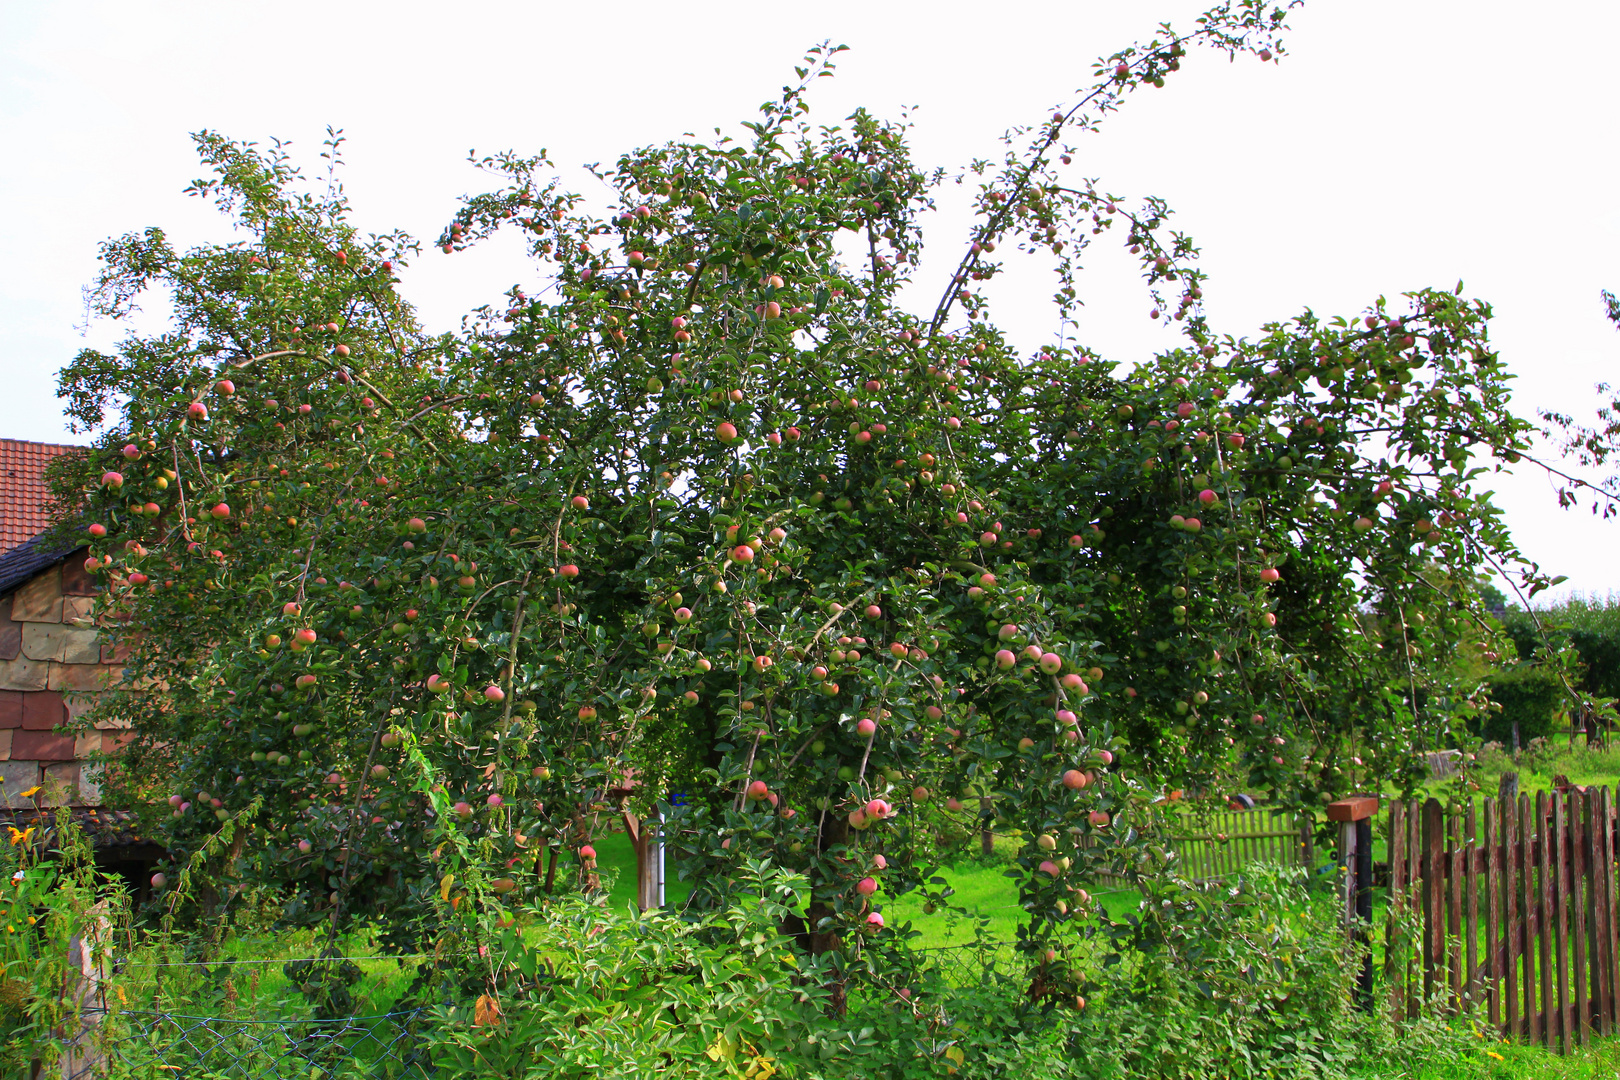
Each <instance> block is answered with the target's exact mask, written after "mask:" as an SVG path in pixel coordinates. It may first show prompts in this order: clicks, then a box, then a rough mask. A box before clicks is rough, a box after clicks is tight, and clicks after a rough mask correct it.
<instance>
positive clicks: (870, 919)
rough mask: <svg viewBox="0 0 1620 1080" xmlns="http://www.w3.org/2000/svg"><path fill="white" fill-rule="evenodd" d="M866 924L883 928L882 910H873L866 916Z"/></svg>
mask: <svg viewBox="0 0 1620 1080" xmlns="http://www.w3.org/2000/svg"><path fill="white" fill-rule="evenodd" d="M866 924H867V925H868V926H873V927H876V928H877V929H879V930H881V929H883V915H882V914H881V913H880V912H876V911H874V912H872V913H871V914H870V915H868V916H867V917H866Z"/></svg>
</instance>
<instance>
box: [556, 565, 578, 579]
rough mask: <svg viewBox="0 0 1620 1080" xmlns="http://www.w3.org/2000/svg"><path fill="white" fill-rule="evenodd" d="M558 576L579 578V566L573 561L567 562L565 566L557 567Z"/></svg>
mask: <svg viewBox="0 0 1620 1080" xmlns="http://www.w3.org/2000/svg"><path fill="white" fill-rule="evenodd" d="M557 576H558V577H565V578H570V579H572V578H577V577H579V567H577V566H575V565H574V564H573V563H567V564H565V565H563V566H559V567H557Z"/></svg>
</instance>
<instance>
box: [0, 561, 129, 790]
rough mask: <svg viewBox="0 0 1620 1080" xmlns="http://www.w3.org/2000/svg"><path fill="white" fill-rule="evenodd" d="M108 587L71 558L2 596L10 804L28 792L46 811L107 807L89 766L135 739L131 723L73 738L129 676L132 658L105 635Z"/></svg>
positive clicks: (0, 655) (0, 684)
mask: <svg viewBox="0 0 1620 1080" xmlns="http://www.w3.org/2000/svg"><path fill="white" fill-rule="evenodd" d="M99 590H100V586H99V585H98V584H97V583H96V582H95V580H94V579H93V578H91V577H90V576H89V575H88V574H86V573H85V572H84V567H83V564H82V563H80V562H78V561H77V560H74V559H69V560H66V561H65V562H61V563H57V564H56V565H54V566H51V567H50V568H48V569H46V570H44V571H42V572H40V573H39V574H38V575H36V576H35V577H33V578H30V579H29V580H28V581H27V582H26V583H24V584H23V585H21V586H19V587H18V588H17V589H16V590H15V591H14V592H12V593H11V594H10V595H9V596H5V597H0V805H5V806H18V805H21V804H23V803H24V802H26V801H27V800H22V799H19V798H18V793H20V792H23V791H26V790H28V789H29V788H31V787H35V786H39V787H41V788H42V789H43V790H42V791H41V792H40V795H39V799H40V801H41V804H42V805H46V806H60V805H64V804H66V805H71V806H100V805H101V790H100V787H99V786H98V785H97V783H96V770H95V769H94V768H93V767H92V766H90V765H89V764H87V763H84V762H83V761H82V759H83V758H84V757H86V756H87V755H90V754H92V753H94V752H96V751H99V750H106V751H113V750H116V749H117V748H118V747H119V746H121V745H123V744H124V743H125V742H127V741H128V740H129V735H128V733H127V732H125V731H122V730H120V729H121V728H123V727H126V726H127V724H126V723H124V722H121V721H108V720H102V721H100V722H98V724H97V727H96V730H94V731H89V732H85V733H81V734H78V735H73V734H69V733H68V732H67V731H66V727H67V725H68V724H69V722H70V721H72V720H76V719H77V718H78V717H80V716H82V715H84V713H86V712H88V711H89V709H90V708H91V706H92V705H94V704H95V701H96V698H97V696H98V692H99V691H101V690H103V689H105V688H106V687H108V686H110V685H112V684H114V683H116V682H117V681H118V679H119V678H120V677H121V675H122V669H121V668H120V667H119V662H120V661H121V660H122V657H120V656H114V655H113V650H112V649H111V648H110V647H109V646H107V645H105V644H103V643H102V642H101V639H100V635H99V633H98V632H97V629H96V615H95V604H96V593H97V592H98V591H99Z"/></svg>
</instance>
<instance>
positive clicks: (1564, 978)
mask: <svg viewBox="0 0 1620 1080" xmlns="http://www.w3.org/2000/svg"><path fill="white" fill-rule="evenodd" d="M1552 842H1553V847H1552V851H1553V864H1552V865H1553V875H1552V904H1551V906H1550V907H1548V909H1547V913H1548V915H1549V916H1550V917H1551V919H1552V924H1553V950H1554V953H1555V955H1556V956H1557V958H1558V961H1557V962H1558V969H1557V970H1558V1040H1559V1044H1560V1046H1561V1047H1562V1049H1563V1052H1564V1053H1566V1054H1567V1053H1569V1051H1570V1031H1569V1028H1570V1023H1569V1021H1570V1015H1569V919H1568V918H1567V915H1568V913H1567V912H1566V911H1565V900H1566V898H1567V897H1568V895H1569V893H1568V883H1569V795H1568V793H1567V792H1558V791H1555V792H1553V794H1552Z"/></svg>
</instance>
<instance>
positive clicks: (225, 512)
mask: <svg viewBox="0 0 1620 1080" xmlns="http://www.w3.org/2000/svg"><path fill="white" fill-rule="evenodd" d="M208 512H209V513H210V514H212V515H214V517H216V518H218V519H219V520H220V521H224V520H225V519H226V518H228V517H230V516H231V508H230V507H229V506H227V505H226V504H224V503H219V504H217V505H215V507H214V508H213V509H212V510H210V511H208Z"/></svg>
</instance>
